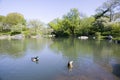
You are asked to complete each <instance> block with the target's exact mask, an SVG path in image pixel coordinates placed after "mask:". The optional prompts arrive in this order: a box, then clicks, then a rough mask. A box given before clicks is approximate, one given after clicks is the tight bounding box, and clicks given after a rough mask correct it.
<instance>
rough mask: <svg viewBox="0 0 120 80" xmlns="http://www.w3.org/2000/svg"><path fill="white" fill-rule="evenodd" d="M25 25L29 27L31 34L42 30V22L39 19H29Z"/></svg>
mask: <svg viewBox="0 0 120 80" xmlns="http://www.w3.org/2000/svg"><path fill="white" fill-rule="evenodd" d="M27 26H28V27H29V28H30V29H31V34H33V35H36V34H38V33H40V32H42V29H43V26H44V24H43V23H42V22H41V21H39V20H30V21H29V22H28V25H27Z"/></svg>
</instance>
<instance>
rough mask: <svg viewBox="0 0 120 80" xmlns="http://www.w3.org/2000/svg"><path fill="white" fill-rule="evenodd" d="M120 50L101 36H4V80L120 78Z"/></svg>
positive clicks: (0, 49) (0, 46)
mask: <svg viewBox="0 0 120 80" xmlns="http://www.w3.org/2000/svg"><path fill="white" fill-rule="evenodd" d="M119 52H120V46H119V45H116V44H114V43H112V42H111V43H109V42H108V41H99V40H79V39H72V38H70V39H54V40H51V39H25V40H10V41H9V40H4V41H3V40H1V41H0V64H1V65H0V75H2V76H1V77H2V79H4V80H33V79H34V80H119V79H120V77H119V75H120V73H119V71H120V70H119V69H120V66H119V64H120V53H119ZM36 56H39V58H40V61H39V60H37V61H36V59H35V57H36ZM33 57H34V59H35V60H31V59H32V58H33ZM70 60H73V61H74V63H73V67H72V68H70V67H68V66H67V63H68V61H70ZM38 62H39V64H38ZM34 63H35V64H34ZM36 64H37V65H36Z"/></svg>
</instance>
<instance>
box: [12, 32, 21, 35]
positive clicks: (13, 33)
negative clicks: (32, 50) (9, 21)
mask: <svg viewBox="0 0 120 80" xmlns="http://www.w3.org/2000/svg"><path fill="white" fill-rule="evenodd" d="M16 34H21V32H11V34H10V35H11V36H12V35H16Z"/></svg>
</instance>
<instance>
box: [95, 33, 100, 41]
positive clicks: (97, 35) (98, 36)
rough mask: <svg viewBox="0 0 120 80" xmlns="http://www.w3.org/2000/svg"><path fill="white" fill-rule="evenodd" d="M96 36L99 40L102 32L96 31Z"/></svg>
mask: <svg viewBox="0 0 120 80" xmlns="http://www.w3.org/2000/svg"><path fill="white" fill-rule="evenodd" d="M95 38H96V39H98V40H99V39H100V38H101V33H100V32H96V33H95Z"/></svg>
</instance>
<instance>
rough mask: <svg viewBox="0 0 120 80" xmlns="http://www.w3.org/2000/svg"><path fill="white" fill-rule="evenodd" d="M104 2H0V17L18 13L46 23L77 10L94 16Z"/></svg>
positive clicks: (87, 0) (8, 0)
mask: <svg viewBox="0 0 120 80" xmlns="http://www.w3.org/2000/svg"><path fill="white" fill-rule="evenodd" d="M105 1H106V0H0V15H5V16H6V15H7V14H8V13H11V12H18V13H21V14H23V15H24V17H25V18H26V19H27V20H29V19H39V20H41V21H42V22H45V23H48V22H50V21H52V20H53V19H55V18H60V17H62V16H63V15H64V14H66V13H67V12H69V11H70V9H71V8H77V9H78V10H79V12H81V13H85V14H86V15H87V16H90V15H93V14H95V9H96V8H97V7H99V6H100V5H102V3H103V2H105Z"/></svg>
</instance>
